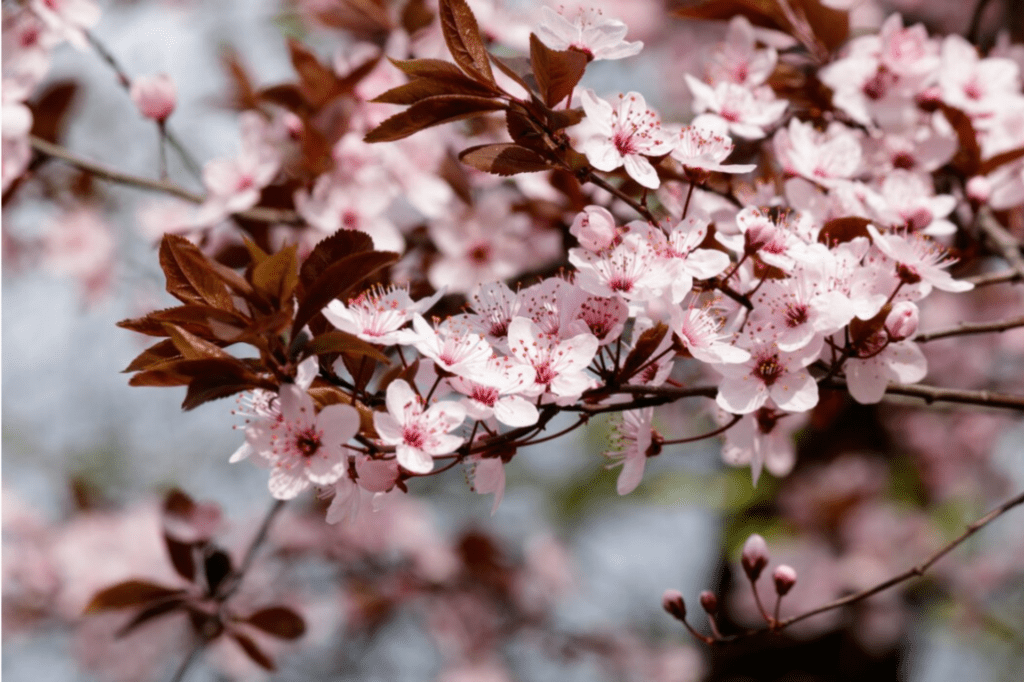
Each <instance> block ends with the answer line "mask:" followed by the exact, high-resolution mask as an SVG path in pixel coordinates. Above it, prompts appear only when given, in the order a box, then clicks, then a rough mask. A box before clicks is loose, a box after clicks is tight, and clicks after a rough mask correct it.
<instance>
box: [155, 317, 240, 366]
mask: <svg viewBox="0 0 1024 682" xmlns="http://www.w3.org/2000/svg"><path fill="white" fill-rule="evenodd" d="M164 328H165V329H167V335H168V336H170V337H171V343H173V344H174V347H175V348H177V349H178V352H180V353H181V357H183V358H184V359H186V360H203V359H206V358H216V359H226V358H231V359H234V358H233V357H232V356H231V354H229V353H227V352H225V351H224V350H222V349H221V347H220V346H218V345H216V344H213V343H210V342H209V341H207V340H206V339H201V338H199V337H198V336H196V335H195V334H190V333H189V332H187V331H185V330H184V329H182V328H181V327H178V326H176V325H173V324H170V323H166V324H164Z"/></svg>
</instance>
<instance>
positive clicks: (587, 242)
mask: <svg viewBox="0 0 1024 682" xmlns="http://www.w3.org/2000/svg"><path fill="white" fill-rule="evenodd" d="M569 232H570V233H572V235H573V236H574V237H576V239H578V240H579V241H580V245H581V246H582V247H583V248H585V249H587V250H588V251H600V250H601V249H605V248H608V247H609V246H611V245H612V244H613V243H614V242H615V237H616V235H617V234H618V233H617V231H616V229H615V218H614V217H613V216H612V214H611V213H610V212H609V211H608V209H606V208H604V207H602V206H587V207H586V208H584V209H583V211H582V212H581V213H578V214H576V218H575V219H574V220H573V221H572V226H571V227H569Z"/></svg>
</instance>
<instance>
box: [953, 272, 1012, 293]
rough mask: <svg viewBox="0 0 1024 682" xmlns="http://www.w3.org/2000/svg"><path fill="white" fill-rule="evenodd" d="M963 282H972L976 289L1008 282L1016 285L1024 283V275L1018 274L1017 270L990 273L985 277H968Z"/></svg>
mask: <svg viewBox="0 0 1024 682" xmlns="http://www.w3.org/2000/svg"><path fill="white" fill-rule="evenodd" d="M963 281H965V282H970V283H971V284H973V285H974V288H975V289H977V288H978V287H987V286H990V285H992V284H1003V283H1006V282H1008V283H1010V284H1016V283H1017V282H1024V273H1021V272H1017V271H1016V270H1003V271H1002V272H988V273H985V274H984V275H975V276H974V277H967V278H965V279H964V280H963Z"/></svg>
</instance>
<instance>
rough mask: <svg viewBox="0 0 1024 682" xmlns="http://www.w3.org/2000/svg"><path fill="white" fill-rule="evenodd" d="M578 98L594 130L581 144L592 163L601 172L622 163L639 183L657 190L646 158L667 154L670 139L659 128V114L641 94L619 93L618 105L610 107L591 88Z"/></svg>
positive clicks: (670, 148)
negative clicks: (649, 107) (647, 103)
mask: <svg viewBox="0 0 1024 682" xmlns="http://www.w3.org/2000/svg"><path fill="white" fill-rule="evenodd" d="M580 101H581V102H582V104H583V111H584V112H586V114H587V121H588V122H589V123H590V124H592V125H593V126H594V128H595V129H596V131H597V132H596V134H595V135H592V136H591V137H590V138H588V139H587V140H585V141H584V142H583V145H582V147H581V151H582V152H583V153H584V154H586V156H587V160H588V161H590V163H591V165H593V166H594V168H596V169H597V170H601V171H613V170H615V169H616V168H620V167H622V166H625V168H626V173H627V174H628V175H629V176H630V177H631V178H633V179H634V180H636V181H637V182H638V183H639V184H641V185H643V186H644V187H647V188H649V189H657V188H658V185H659V184H661V180H659V178H658V173H657V172H656V171H655V170H654V166H652V165H651V162H650V159H648V157H650V156H664V155H665V154H668V153H669V152H670V151H672V141H671V138H670V136H669V134H668V132H667V131H665V130H662V127H661V120H660V119H659V118H658V115H657V114H656V113H655V112H654V111H652V110H651V109H648V108H647V105H646V103H645V102H644V98H643V95H641V94H640V93H637V92H630V93H627V94H625V95H619V102H618V105H617V106H615V107H613V106H612V104H611V103H609V102H607V101H606V100H603V99H599V98H598V97H597V95H595V94H594V91H593V90H584V91H583V93H582V94H581V95H580Z"/></svg>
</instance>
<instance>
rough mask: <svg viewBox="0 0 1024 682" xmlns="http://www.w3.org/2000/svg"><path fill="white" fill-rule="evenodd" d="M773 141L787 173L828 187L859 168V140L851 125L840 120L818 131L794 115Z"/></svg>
mask: <svg viewBox="0 0 1024 682" xmlns="http://www.w3.org/2000/svg"><path fill="white" fill-rule="evenodd" d="M773 142H774V143H775V153H776V154H778V156H779V160H780V161H781V162H782V166H783V168H784V169H785V170H786V172H787V173H791V174H794V175H800V176H803V177H805V178H807V179H808V180H810V181H811V182H816V183H818V184H819V185H822V186H825V187H828V186H830V185H832V184H834V182H835V181H836V180H848V179H850V178H852V177H854V176H855V175H856V174H857V172H858V170H859V169H860V162H861V154H862V150H861V146H860V142H859V141H858V139H857V136H856V135H855V134H854V132H853V131H852V130H851V129H849V128H847V127H846V126H844V125H843V124H841V123H838V122H833V123H831V124H830V125H829V127H828V129H827V130H825V131H824V132H818V131H816V130H815V129H814V127H813V126H812V125H811V124H810V123H804V122H802V121H799V120H797V119H795V118H794V119H792V120H790V122H789V127H788V128H783V129H781V130H779V131H778V132H776V133H775V137H774V139H773Z"/></svg>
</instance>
